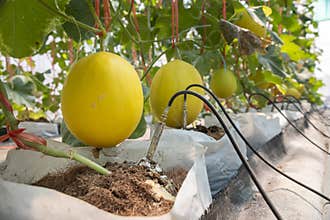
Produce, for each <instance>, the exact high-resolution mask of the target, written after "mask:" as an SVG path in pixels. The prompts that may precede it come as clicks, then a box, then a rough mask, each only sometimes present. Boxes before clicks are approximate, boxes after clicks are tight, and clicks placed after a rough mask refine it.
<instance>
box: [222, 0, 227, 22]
mask: <svg viewBox="0 0 330 220" xmlns="http://www.w3.org/2000/svg"><path fill="white" fill-rule="evenodd" d="M222 17H223V19H224V20H226V19H227V6H226V0H222Z"/></svg>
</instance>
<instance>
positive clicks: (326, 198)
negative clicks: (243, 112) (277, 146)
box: [187, 84, 330, 202]
mask: <svg viewBox="0 0 330 220" xmlns="http://www.w3.org/2000/svg"><path fill="white" fill-rule="evenodd" d="M192 87H199V88H202V89H204V90H205V91H207V92H208V93H209V95H211V96H212V98H213V99H214V100H215V101H216V103H217V104H218V105H219V107H220V108H221V110H222V112H223V113H224V114H225V116H226V118H227V119H228V121H229V122H230V124H231V125H232V126H233V128H234V129H235V130H236V132H237V133H238V135H239V136H240V137H241V138H242V140H243V141H244V143H245V144H246V145H247V146H248V148H249V149H250V150H251V151H252V152H253V153H254V154H255V155H256V156H257V157H258V158H259V159H260V160H261V161H263V162H264V163H265V164H266V165H268V166H269V167H270V168H272V169H273V170H274V171H276V172H277V173H279V174H281V175H282V176H284V177H286V178H287V179H289V180H291V181H292V182H294V183H296V184H298V185H300V186H301V187H303V188H305V189H307V190H309V191H311V192H313V193H314V194H316V195H318V196H320V197H321V198H323V199H325V200H327V201H329V202H330V198H329V197H327V196H326V195H324V194H322V193H320V192H318V191H316V190H315V189H313V188H311V187H309V186H307V185H305V184H304V183H302V182H299V181H298V180H296V179H294V178H292V177H291V176H289V175H287V174H286V173H283V172H282V171H280V170H279V169H278V168H276V167H275V166H274V165H273V164H272V163H270V162H268V161H267V160H266V159H265V158H264V157H263V156H261V155H260V154H259V153H258V151H257V150H255V149H254V148H253V147H252V145H251V144H250V143H249V142H248V140H246V138H245V137H244V135H243V134H242V133H241V132H240V130H239V129H238V128H237V126H236V125H235V123H234V122H233V120H232V119H231V117H230V116H229V114H228V113H227V112H226V109H225V108H224V107H223V105H222V104H221V103H220V101H219V100H218V98H217V97H216V96H215V95H214V93H213V92H212V91H211V90H209V89H208V88H206V87H204V86H202V85H199V84H192V85H190V86H188V87H187V90H188V89H190V88H192Z"/></svg>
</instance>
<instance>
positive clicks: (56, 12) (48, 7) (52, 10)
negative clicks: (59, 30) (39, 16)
mask: <svg viewBox="0 0 330 220" xmlns="http://www.w3.org/2000/svg"><path fill="white" fill-rule="evenodd" d="M37 1H38V2H39V3H40V4H41V5H42V6H44V8H46V9H47V10H48V11H49V12H51V13H53V14H55V15H58V16H60V17H62V18H63V19H64V20H66V21H67V22H70V23H73V24H76V25H78V26H80V27H81V28H84V29H86V30H89V31H93V32H95V33H98V32H100V31H102V30H100V29H98V28H94V27H92V26H89V25H87V24H85V23H83V22H80V21H77V20H76V19H75V18H74V17H72V16H68V15H66V14H65V13H63V12H61V11H58V10H56V9H54V8H53V7H51V6H49V5H48V4H47V3H45V2H44V1H43V0H37Z"/></svg>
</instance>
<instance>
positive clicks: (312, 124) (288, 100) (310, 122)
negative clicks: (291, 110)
mask: <svg viewBox="0 0 330 220" xmlns="http://www.w3.org/2000/svg"><path fill="white" fill-rule="evenodd" d="M283 98H284V99H285V100H286V101H287V102H288V105H287V109H288V107H289V104H292V105H293V106H294V107H295V109H297V111H299V112H300V113H301V114H303V116H304V119H305V120H306V121H307V123H308V124H310V125H311V126H312V127H313V128H314V129H315V130H316V131H318V132H319V133H320V134H321V135H322V136H324V137H326V138H330V136H329V135H327V134H326V133H325V132H323V131H322V130H321V129H319V128H318V127H317V126H316V125H315V124H314V123H313V122H312V121H311V120H309V118H308V116H307V112H305V111H304V110H302V109H303V108H302V105H301V103H300V102H298V103H299V106H300V108H299V107H298V106H297V105H296V103H295V102H293V101H292V100H291V99H289V98H288V97H285V96H284V97H283ZM296 101H299V100H296ZM322 123H323V122H322ZM325 125H326V124H325Z"/></svg>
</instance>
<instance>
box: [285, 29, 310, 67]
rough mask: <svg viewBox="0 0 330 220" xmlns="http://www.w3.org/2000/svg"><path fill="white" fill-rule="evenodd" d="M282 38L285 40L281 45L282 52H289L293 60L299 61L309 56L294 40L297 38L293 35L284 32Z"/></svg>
mask: <svg viewBox="0 0 330 220" xmlns="http://www.w3.org/2000/svg"><path fill="white" fill-rule="evenodd" d="M280 37H281V39H282V40H283V45H282V47H281V52H282V53H286V54H288V56H289V57H290V58H291V60H293V61H296V62H297V61H299V60H302V59H306V58H308V54H306V53H305V51H303V50H302V49H301V48H300V47H299V46H298V45H297V44H295V43H294V42H293V41H294V40H295V39H296V37H295V36H293V35H286V34H282V35H281V36H280Z"/></svg>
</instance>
